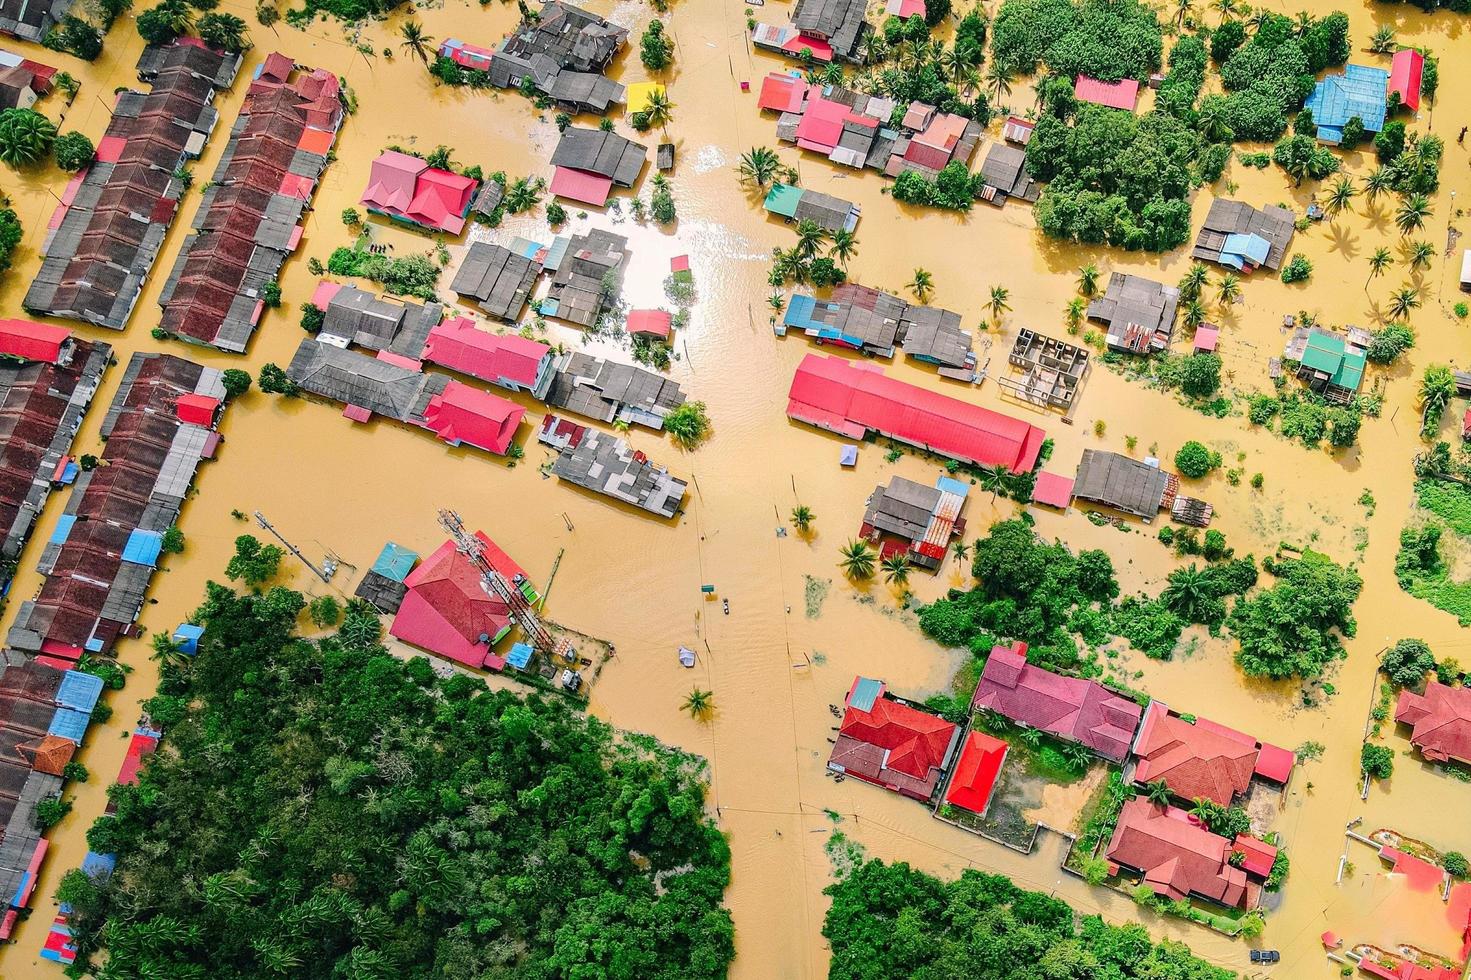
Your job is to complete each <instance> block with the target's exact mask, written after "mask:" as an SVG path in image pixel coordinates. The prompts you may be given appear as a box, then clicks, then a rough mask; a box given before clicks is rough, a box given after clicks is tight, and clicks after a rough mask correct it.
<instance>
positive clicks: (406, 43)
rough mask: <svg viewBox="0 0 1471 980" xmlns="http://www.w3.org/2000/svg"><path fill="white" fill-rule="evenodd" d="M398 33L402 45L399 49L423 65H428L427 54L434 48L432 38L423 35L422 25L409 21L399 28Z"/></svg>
mask: <svg viewBox="0 0 1471 980" xmlns="http://www.w3.org/2000/svg"><path fill="white" fill-rule="evenodd" d="M398 33H399V36H400V37H402V38H403V43H402V44H400V45H399V47H401V48H403V49H404V50H405V51H407V52H409V54H411V55H413V56H414V57H415V58H418V59H419V60H420V61H422V62H423V63H424V64H426V65H427V64H429V52H430V51H431V50H432V49H433V47H434V38H432V37H430V36H429V35H428V34H425V33H424V27H423V25H422V24H420V23H419V22H418V21H416V20H411V21H408V22H406V23H405V24H404V26H403V27H400V28H399V29H398Z"/></svg>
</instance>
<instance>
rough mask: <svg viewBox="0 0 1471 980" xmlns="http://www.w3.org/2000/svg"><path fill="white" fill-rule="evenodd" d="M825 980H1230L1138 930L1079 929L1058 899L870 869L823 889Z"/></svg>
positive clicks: (872, 864) (1009, 887)
mask: <svg viewBox="0 0 1471 980" xmlns="http://www.w3.org/2000/svg"><path fill="white" fill-rule="evenodd" d="M827 894H829V895H830V896H832V907H831V908H830V909H829V910H828V914H827V920H826V922H825V923H824V924H823V928H822V934H823V935H824V936H826V937H827V939H828V942H829V943H830V944H831V945H832V965H831V966H830V968H829V970H828V976H829V977H830V978H832V980H892V978H895V977H907V978H912V980H956V978H960V977H964V978H966V980H1129V978H1131V977H1138V978H1149V980H1166V978H1168V980H1231V978H1232V977H1233V976H1234V974H1233V973H1231V972H1230V971H1227V970H1222V969H1219V968H1218V967H1214V966H1211V965H1210V964H1208V963H1206V962H1204V961H1202V960H1200V959H1197V958H1196V957H1194V956H1192V955H1191V953H1190V949H1189V947H1187V946H1185V945H1184V944H1183V943H1176V942H1170V941H1163V942H1159V943H1155V942H1154V941H1152V940H1151V939H1150V937H1149V933H1148V932H1146V931H1145V929H1144V927H1143V926H1138V925H1129V926H1122V927H1119V926H1110V925H1108V924H1107V923H1105V922H1104V921H1103V920H1102V919H1100V918H1098V917H1097V916H1085V917H1083V918H1082V919H1078V918H1077V916H1076V915H1075V914H1074V912H1073V909H1072V907H1071V906H1069V905H1068V904H1067V903H1066V902H1063V901H1061V900H1060V899H1056V898H1051V897H1049V896H1047V895H1043V894H1041V893H1040V892H1031V891H1025V890H1023V889H1020V888H1018V887H1017V886H1016V885H1014V884H1012V883H1011V882H1010V881H1009V880H1008V879H1006V878H1003V877H1001V876H1000V875H991V874H985V873H983V872H980V871H975V870H971V869H967V870H966V871H964V872H962V873H961V876H960V877H959V878H958V879H956V880H954V881H941V880H939V879H938V878H933V877H931V876H929V875H927V874H924V873H923V872H920V871H916V870H914V869H913V868H911V867H910V866H909V865H907V864H902V863H901V864H884V863H883V862H881V861H877V860H872V861H868V862H867V863H865V864H861V865H859V866H858V867H855V868H854V869H853V870H852V871H850V872H849V873H848V874H846V875H844V876H843V877H842V878H840V879H839V880H838V881H837V882H836V883H835V884H833V885H830V886H829V887H828V889H827Z"/></svg>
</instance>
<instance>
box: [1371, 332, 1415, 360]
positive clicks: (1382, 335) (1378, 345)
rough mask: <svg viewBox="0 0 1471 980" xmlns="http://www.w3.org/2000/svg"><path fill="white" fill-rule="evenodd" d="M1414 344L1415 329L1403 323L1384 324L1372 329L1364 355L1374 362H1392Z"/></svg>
mask: <svg viewBox="0 0 1471 980" xmlns="http://www.w3.org/2000/svg"><path fill="white" fill-rule="evenodd" d="M1414 346H1415V331H1413V330H1411V329H1410V328H1409V327H1408V326H1406V325H1405V324H1403V323H1390V324H1386V325H1385V326H1384V327H1382V328H1380V329H1379V330H1376V331H1374V336H1373V339H1371V340H1370V341H1369V349H1368V350H1367V351H1366V352H1365V354H1364V356H1365V357H1367V358H1368V359H1369V360H1370V361H1373V362H1374V363H1375V364H1392V363H1394V359H1395V358H1397V357H1399V356H1400V355H1401V354H1403V353H1404V352H1405V351H1407V350H1410V349H1411V348H1413V347H1414Z"/></svg>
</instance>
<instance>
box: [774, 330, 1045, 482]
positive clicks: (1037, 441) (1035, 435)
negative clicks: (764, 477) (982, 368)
mask: <svg viewBox="0 0 1471 980" xmlns="http://www.w3.org/2000/svg"><path fill="white" fill-rule="evenodd" d="M787 415H788V417H790V418H794V419H796V420H798V421H799V422H807V423H809V424H811V425H815V426H817V427H818V428H820V429H827V430H829V431H830V432H836V433H838V434H839V435H844V436H847V437H849V438H850V439H862V438H863V437H864V436H865V435H866V434H867V433H868V432H869V431H870V430H872V431H874V432H878V433H881V434H883V435H886V436H889V437H891V438H894V439H899V440H902V441H904V442H907V443H911V444H913V445H916V446H923V447H925V448H927V449H930V450H932V451H934V452H937V453H940V454H941V455H943V456H949V457H951V458H953V459H958V460H960V461H961V462H964V463H979V464H981V465H983V466H1003V467H1005V468H1006V469H1008V470H1010V471H1012V472H1013V473H1024V472H1026V471H1028V470H1030V469H1031V468H1032V467H1033V466H1035V465H1036V463H1037V454H1038V453H1039V452H1040V451H1041V449H1042V440H1043V439H1044V438H1045V436H1046V433H1044V432H1043V431H1042V430H1041V429H1039V428H1037V427H1036V426H1035V425H1032V424H1030V423H1028V422H1023V421H1021V420H1020V419H1014V418H1011V417H1010V416H1007V415H1002V414H1001V413H1000V412H993V411H991V410H990V409H987V408H981V407H980V406H979V405H972V404H971V403H969V402H964V401H961V400H960V399H958V398H951V397H949V396H948V395H941V394H938V393H937V392H933V391H929V390H927V389H924V388H919V387H916V386H915V385H911V384H905V383H904V382H902V381H897V380H895V379H893V378H888V377H885V376H884V374H883V372H882V371H880V370H878V369H877V368H874V367H869V366H866V365H860V364H855V363H853V362H851V361H847V360H844V359H843V358H841V357H823V356H822V355H820V354H808V355H807V356H806V357H804V358H803V359H802V363H801V364H800V365H798V367H797V374H796V376H795V377H793V378H792V388H791V391H790V392H789V394H788V397H787Z"/></svg>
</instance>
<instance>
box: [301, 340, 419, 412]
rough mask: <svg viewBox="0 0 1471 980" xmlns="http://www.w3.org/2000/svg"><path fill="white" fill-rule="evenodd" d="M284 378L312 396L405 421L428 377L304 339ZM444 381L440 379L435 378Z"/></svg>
mask: <svg viewBox="0 0 1471 980" xmlns="http://www.w3.org/2000/svg"><path fill="white" fill-rule="evenodd" d="M286 374H287V375H288V376H289V377H290V378H291V380H292V381H295V382H296V383H297V384H299V385H301V387H302V388H303V389H305V390H306V391H309V392H311V393H312V394H314V395H320V396H321V397H323V398H327V399H330V400H332V401H336V402H342V403H344V404H347V405H354V406H357V407H359V408H366V409H367V410H368V411H370V412H373V413H374V414H376V415H385V416H387V417H389V418H392V419H397V420H399V421H409V420H410V419H411V418H412V417H413V414H414V410H415V407H416V404H417V402H418V400H419V395H420V393H421V392H422V391H423V389H424V386H425V384H426V382H427V380H428V379H429V378H430V377H431V376H430V375H425V374H422V373H420V372H418V371H410V370H408V369H406V368H401V367H399V366H398V365H396V364H389V363H388V362H387V361H380V360H378V359H377V358H376V357H369V356H368V355H367V354H362V353H359V352H358V351H354V350H343V349H341V348H339V347H334V346H332V345H331V344H324V343H319V342H318V341H317V340H315V339H314V338H311V337H308V338H306V339H305V340H303V341H302V342H301V346H300V347H298V348H297V349H296V356H295V357H293V358H292V359H291V365H290V367H288V368H287V369H286ZM439 377H440V378H441V380H444V378H443V376H439Z"/></svg>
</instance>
